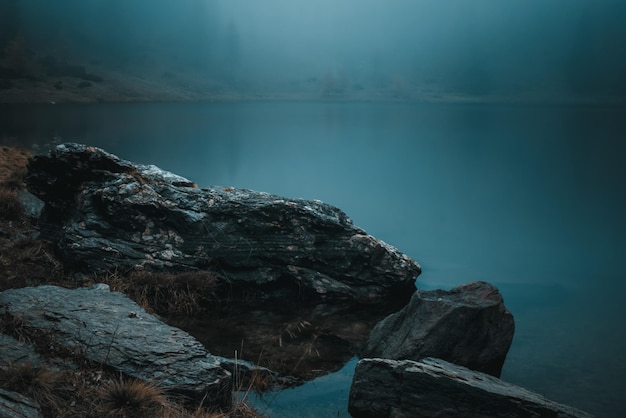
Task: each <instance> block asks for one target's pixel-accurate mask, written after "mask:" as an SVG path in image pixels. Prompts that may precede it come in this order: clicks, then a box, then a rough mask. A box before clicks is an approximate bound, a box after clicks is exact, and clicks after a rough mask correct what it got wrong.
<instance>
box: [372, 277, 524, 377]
mask: <svg viewBox="0 0 626 418" xmlns="http://www.w3.org/2000/svg"><path fill="white" fill-rule="evenodd" d="M514 331H515V324H514V321H513V315H511V313H510V312H509V311H508V310H507V309H506V307H505V306H504V302H503V300H502V296H501V295H500V292H499V291H498V289H496V288H495V287H493V286H492V285H490V284H489V283H485V282H475V283H470V284H466V285H463V286H459V287H456V288H454V289H452V290H450V291H446V290H432V291H418V292H416V293H415V294H414V295H413V296H412V298H411V300H410V301H409V303H408V305H407V306H405V307H404V308H403V309H402V310H401V311H399V312H397V313H395V314H392V315H390V316H388V317H387V318H385V319H383V320H382V321H380V322H379V323H378V324H376V326H375V327H374V329H373V330H372V332H371V334H370V337H369V340H368V341H367V343H366V345H365V348H364V350H363V357H382V358H388V359H396V360H397V359H408V360H420V359H422V358H425V357H437V358H441V359H444V360H447V361H450V362H453V363H455V364H459V365H462V366H465V367H468V368H470V369H472V370H477V371H482V372H485V373H489V374H491V375H493V376H496V377H499V376H500V373H501V371H502V365H503V364H504V360H505V358H506V354H507V352H508V350H509V347H510V346H511V342H512V340H513V333H514Z"/></svg>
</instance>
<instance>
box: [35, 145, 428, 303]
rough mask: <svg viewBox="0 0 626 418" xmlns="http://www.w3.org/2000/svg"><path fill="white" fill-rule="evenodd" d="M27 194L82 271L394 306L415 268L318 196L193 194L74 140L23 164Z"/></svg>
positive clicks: (189, 187) (181, 183)
mask: <svg viewBox="0 0 626 418" xmlns="http://www.w3.org/2000/svg"><path fill="white" fill-rule="evenodd" d="M27 183H28V188H29V190H30V191H31V192H33V193H34V194H35V195H37V196H38V197H39V198H40V199H42V200H43V201H44V202H45V203H46V208H45V222H44V223H45V225H46V226H47V228H46V230H47V231H48V232H50V230H51V227H53V226H54V225H56V226H57V227H58V235H57V236H55V237H54V239H55V240H56V241H57V244H58V247H59V250H60V254H61V256H62V258H63V260H64V261H65V263H67V264H68V265H69V266H71V267H72V268H74V269H77V270H83V271H86V272H90V273H91V272H94V271H95V272H103V271H110V270H111V269H113V268H117V269H118V270H126V269H130V268H137V267H141V268H150V269H157V270H194V269H203V270H211V271H214V272H216V273H219V274H220V277H221V279H222V280H223V281H224V282H227V283H228V285H229V289H231V290H232V291H237V289H244V290H245V293H246V294H247V295H250V294H252V295H255V294H256V295H263V297H264V298H272V297H276V298H280V299H282V300H283V301H284V300H285V299H286V298H285V295H290V296H297V297H298V298H299V299H300V300H304V301H306V300H310V299H313V300H319V299H326V300H335V299H341V300H348V301H354V302H375V303H376V302H381V301H390V300H394V301H400V302H404V303H406V301H408V298H409V296H410V295H411V294H412V293H413V292H414V290H415V287H414V281H415V278H416V277H417V275H418V274H419V273H420V266H419V265H418V264H417V263H416V262H414V261H413V260H411V259H410V258H409V257H407V256H406V255H404V254H402V253H400V252H399V251H398V250H397V249H395V248H393V247H391V246H390V245H388V244H386V243H384V242H382V241H379V240H377V239H375V238H374V237H372V236H370V235H368V234H366V233H365V231H363V230H362V229H360V228H358V227H356V226H354V225H353V224H352V221H351V220H350V219H349V218H348V217H347V216H346V214H345V213H344V212H342V211H341V210H339V209H337V208H336V207H333V206H330V205H327V204H324V203H322V202H320V201H311V200H302V199H287V198H283V197H279V196H273V195H269V194H266V193H260V192H254V191H250V190H242V189H233V188H223V187H213V188H206V189H200V188H197V187H196V186H195V185H194V184H193V183H192V182H191V181H189V180H187V179H185V178H182V177H180V176H177V175H175V174H172V173H169V172H166V171H163V170H160V169H159V168H157V167H155V166H146V165H140V164H133V163H131V162H128V161H124V160H121V159H119V158H118V157H116V156H114V155H111V154H109V153H106V152H105V151H103V150H101V149H99V148H95V147H88V146H84V145H78V144H63V145H59V146H57V147H56V148H55V149H53V150H52V151H51V152H49V153H48V154H47V155H40V156H35V157H33V158H32V159H31V160H30V162H29V165H28V181H27Z"/></svg>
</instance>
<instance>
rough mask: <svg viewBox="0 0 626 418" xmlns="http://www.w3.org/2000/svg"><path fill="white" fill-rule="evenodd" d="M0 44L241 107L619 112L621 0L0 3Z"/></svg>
mask: <svg viewBox="0 0 626 418" xmlns="http://www.w3.org/2000/svg"><path fill="white" fill-rule="evenodd" d="M0 4H1V6H0V7H1V10H0V15H1V16H2V17H0V20H1V22H0V27H2V30H1V32H0V42H2V43H3V44H6V43H7V42H8V41H10V40H11V39H13V38H15V37H22V38H23V39H25V42H26V43H27V46H28V48H29V50H30V51H31V53H35V54H39V55H41V56H43V55H46V54H52V55H54V56H55V57H57V58H59V59H61V60H68V61H75V62H84V63H85V64H91V65H98V66H104V67H106V68H113V69H117V70H121V71H126V72H132V73H134V74H136V75H140V76H144V77H150V76H153V75H154V74H161V75H163V74H168V75H172V76H176V75H180V74H187V75H188V74H193V75H194V76H196V77H200V78H201V79H204V80H207V81H211V82H213V83H214V84H215V85H219V86H222V88H227V89H230V90H236V91H241V92H245V93H250V94H255V93H258V94H280V93H286V92H289V93H296V94H297V93H303V94H309V93H318V94H321V95H326V96H342V95H348V96H349V95H353V94H361V95H374V97H375V95H376V94H377V93H381V92H385V93H386V94H391V95H392V96H395V97H398V98H419V97H420V96H424V95H437V94H453V95H470V96H518V97H527V98H534V99H536V100H546V99H550V98H552V99H559V98H562V97H573V98H593V99H595V100H603V99H611V100H614V99H616V98H617V99H622V98H624V97H625V96H626V78H625V77H622V74H624V73H625V72H626V42H624V41H625V40H626V25H624V22H625V21H626V2H624V1H622V0H603V1H601V2H598V1H590V0H551V1H545V0H525V1H520V0H517V1H507V2H503V1H497V0H473V1H465V0H444V1H437V2H434V1H426V0H385V1H381V0H341V1H337V0H316V1H305V0H289V1H286V0H264V1H249V0H186V1H174V0H149V1H148V0H143V1H142V0H135V1H126V0H90V1H84V0H55V1H53V2H52V1H45V2H44V1H41V0H0Z"/></svg>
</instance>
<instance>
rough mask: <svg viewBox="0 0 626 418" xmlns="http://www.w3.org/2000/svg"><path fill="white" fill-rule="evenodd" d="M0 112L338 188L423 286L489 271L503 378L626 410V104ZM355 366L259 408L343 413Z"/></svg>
mask: <svg viewBox="0 0 626 418" xmlns="http://www.w3.org/2000/svg"><path fill="white" fill-rule="evenodd" d="M0 112H1V113H0V137H2V138H3V140H4V141H5V142H16V141H17V142H20V143H22V144H25V145H28V146H31V147H36V146H40V145H41V144H45V143H48V142H50V141H52V140H53V138H57V140H59V139H60V140H62V141H76V142H83V143H87V144H92V145H97V146H101V147H104V148H105V149H106V150H108V151H110V152H113V153H115V154H117V155H119V156H120V157H122V158H125V159H129V160H132V161H137V162H142V163H150V164H156V165H158V166H160V167H162V168H164V169H167V170H170V171H173V172H176V173H178V174H181V175H183V176H185V177H188V178H189V179H191V180H193V181H195V182H196V183H198V184H199V185H201V186H208V185H223V186H234V187H243V188H249V189H256V190H261V191H266V192H270V193H275V194H279V195H285V196H289V197H302V198H308V199H321V200H323V201H325V202H328V203H331V204H334V205H336V206H338V207H340V208H342V209H343V210H344V211H346V212H347V213H348V214H349V215H350V216H351V217H352V219H353V220H354V222H355V224H357V225H359V226H361V227H363V228H365V229H366V230H367V231H368V232H369V233H371V234H372V235H374V236H376V237H378V238H381V239H383V240H385V241H387V242H389V243H390V244H392V245H394V246H396V247H398V248H399V249H400V250H402V251H403V252H405V253H407V254H408V255H410V256H411V257H413V258H414V259H416V260H417V261H419V262H420V263H421V264H422V267H423V269H424V272H423V274H422V275H421V276H420V279H419V280H418V287H421V288H427V289H430V288H438V287H443V288H450V287H452V286H455V285H457V284H462V283H467V282H470V281H475V280H486V281H489V282H492V283H494V284H495V285H497V286H498V287H499V288H500V290H501V291H502V293H503V295H504V298H505V303H506V305H507V307H508V308H509V309H510V310H511V311H512V312H513V314H514V316H515V319H516V334H515V338H514V341H513V346H512V347H511V350H510V352H509V355H508V358H507V362H506V364H505V367H504V371H503V376H502V377H503V379H505V380H508V381H510V382H513V383H517V384H520V385H522V386H525V387H527V388H529V389H531V390H534V391H537V392H539V393H541V394H544V395H545V396H547V397H549V398H551V399H554V400H556V401H559V402H563V403H568V404H571V405H573V406H577V407H579V408H582V409H585V410H587V411H589V412H592V413H595V414H597V415H599V416H606V417H619V416H626V405H625V404H624V402H623V399H624V396H626V379H624V378H623V376H624V375H626V356H624V353H625V352H626V327H625V326H624V321H625V319H626V315H625V314H626V303H624V302H623V294H624V290H626V284H625V283H626V270H625V269H624V262H623V260H624V255H626V215H625V214H626V203H625V202H626V110H624V109H615V108H601V109H599V108H594V109H590V108H558V107H494V106H469V105H467V106H466V105H410V104H348V103H243V104H242V103H229V104H158V105H97V106H81V107H79V106H58V105H57V106H52V105H50V106H40V107H33V106H29V107H4V108H0ZM353 367H354V364H353V362H351V363H349V364H348V365H347V366H346V367H345V368H344V369H343V370H342V371H340V372H338V373H336V374H333V375H329V376H325V377H323V378H321V379H322V380H320V381H313V382H310V383H309V384H307V385H306V386H304V387H301V388H297V389H294V390H290V391H285V392H283V393H281V394H277V395H276V396H270V397H269V398H268V396H266V397H265V399H266V400H267V399H269V402H268V403H269V406H268V408H269V409H268V411H270V412H271V413H272V416H273V417H280V416H290V417H293V416H296V415H294V414H295V412H294V411H298V413H299V414H300V415H299V416H347V412H346V411H345V405H346V403H347V396H348V390H349V384H350V378H351V372H352V369H353ZM303 411H310V412H303Z"/></svg>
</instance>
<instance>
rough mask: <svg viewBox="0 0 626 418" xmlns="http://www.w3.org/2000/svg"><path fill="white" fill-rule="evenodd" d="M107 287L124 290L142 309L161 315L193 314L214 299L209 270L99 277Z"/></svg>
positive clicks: (214, 283)
mask: <svg viewBox="0 0 626 418" xmlns="http://www.w3.org/2000/svg"><path fill="white" fill-rule="evenodd" d="M98 281H101V282H104V283H107V284H108V285H109V286H111V290H114V291H118V292H122V293H125V294H126V295H128V296H129V297H130V298H131V299H133V300H134V301H135V302H137V303H138V304H139V305H141V306H142V307H143V308H144V309H146V310H148V311H151V312H156V313H158V314H160V315H164V316H177V315H188V316H193V315H197V314H199V313H202V312H204V311H205V310H206V309H208V308H209V306H210V304H211V303H212V302H213V301H214V300H215V290H216V287H217V280H216V278H215V276H214V275H213V274H211V273H209V272H182V273H162V272H147V271H135V272H132V273H130V274H129V275H127V276H120V275H119V274H110V275H107V276H104V277H99V278H98Z"/></svg>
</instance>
